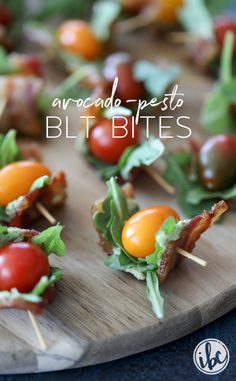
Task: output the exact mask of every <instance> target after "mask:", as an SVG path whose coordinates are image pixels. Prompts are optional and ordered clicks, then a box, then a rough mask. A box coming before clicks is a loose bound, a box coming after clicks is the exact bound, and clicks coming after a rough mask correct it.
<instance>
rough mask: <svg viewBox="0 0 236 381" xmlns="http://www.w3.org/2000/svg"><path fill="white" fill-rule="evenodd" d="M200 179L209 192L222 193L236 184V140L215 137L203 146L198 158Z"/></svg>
mask: <svg viewBox="0 0 236 381" xmlns="http://www.w3.org/2000/svg"><path fill="white" fill-rule="evenodd" d="M197 169H198V177H199V182H200V183H201V184H202V186H203V187H204V188H206V189H208V190H212V191H220V190H224V189H227V188H229V187H230V186H231V185H233V184H234V183H235V182H236V138H235V137H233V136H230V135H218V136H213V137H211V138H210V139H208V140H207V141H206V143H205V144H203V146H202V148H201V150H200V152H199V157H198V168H197Z"/></svg>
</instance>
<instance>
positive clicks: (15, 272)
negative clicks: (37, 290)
mask: <svg viewBox="0 0 236 381" xmlns="http://www.w3.org/2000/svg"><path fill="white" fill-rule="evenodd" d="M43 275H46V276H48V275H49V262H48V257H47V256H46V254H45V253H44V252H43V251H42V249H40V248H39V247H38V246H36V245H32V244H31V243H27V242H18V243H10V244H8V245H5V246H3V247H1V249H0V291H4V290H5V291H10V290H11V289H12V288H16V289H17V290H18V291H19V292H30V291H31V290H32V289H33V288H34V286H35V285H36V284H37V283H38V281H39V280H40V279H41V277H42V276H43Z"/></svg>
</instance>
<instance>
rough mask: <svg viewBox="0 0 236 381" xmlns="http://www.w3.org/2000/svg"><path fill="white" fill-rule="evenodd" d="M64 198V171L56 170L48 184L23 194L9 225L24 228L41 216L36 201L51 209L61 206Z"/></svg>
mask: <svg viewBox="0 0 236 381" xmlns="http://www.w3.org/2000/svg"><path fill="white" fill-rule="evenodd" d="M65 198H66V179H65V174H64V172H62V171H61V172H58V173H57V174H56V175H55V176H53V178H52V183H51V184H50V185H45V186H44V187H43V188H41V189H36V190H34V191H32V192H29V193H28V194H27V195H25V196H24V199H23V201H22V203H21V204H20V206H19V208H17V210H16V212H15V214H14V216H13V217H12V219H11V221H10V223H9V226H14V227H19V228H24V227H26V226H28V225H30V224H31V223H32V222H33V221H34V220H36V219H37V218H39V217H40V216H41V214H40V212H39V211H38V209H37V208H36V202H40V203H41V204H42V205H43V206H45V208H46V209H48V210H52V209H53V208H54V207H56V206H61V205H62V204H63V203H64V200H65Z"/></svg>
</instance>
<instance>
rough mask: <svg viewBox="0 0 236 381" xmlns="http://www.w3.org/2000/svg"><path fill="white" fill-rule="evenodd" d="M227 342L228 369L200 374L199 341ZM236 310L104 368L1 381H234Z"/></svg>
mask: <svg viewBox="0 0 236 381" xmlns="http://www.w3.org/2000/svg"><path fill="white" fill-rule="evenodd" d="M211 337H213V338H216V339H219V340H221V341H223V342H224V343H225V344H226V345H227V347H228V349H229V352H230V363H229V365H228V367H227V368H226V369H225V370H224V371H223V372H222V373H220V374H219V375H217V376H208V375H204V374H203V373H201V372H199V371H198V370H197V368H195V365H194V364H193V360H192V355H193V350H194V348H195V346H196V345H197V344H198V343H199V341H201V340H204V339H207V338H211ZM235 341H236V310H234V311H232V312H230V313H228V314H227V315H225V316H223V317H222V318H220V319H218V320H216V321H215V322H213V323H211V324H208V325H207V326H205V327H204V328H201V329H199V330H198V331H196V332H194V333H192V334H191V335H188V336H186V337H184V338H182V339H180V340H177V341H175V342H173V343H170V344H167V345H164V346H162V347H159V348H156V349H153V350H151V351H148V352H144V353H142V354H138V355H134V356H130V357H126V358H124V359H121V360H117V361H112V362H109V363H106V364H102V365H96V366H91V367H86V368H82V369H75V370H69V371H61V372H53V373H41V374H35V375H19V376H0V381H54V380H57V381H62V380H66V379H68V381H75V380H76V381H77V380H78V381H184V380H186V381H195V380H196V381H207V380H209V381H234V380H236V342H235Z"/></svg>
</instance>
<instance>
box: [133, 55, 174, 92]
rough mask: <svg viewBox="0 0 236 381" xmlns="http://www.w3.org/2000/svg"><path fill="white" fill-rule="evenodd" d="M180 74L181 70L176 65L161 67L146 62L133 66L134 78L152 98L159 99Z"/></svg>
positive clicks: (139, 62)
mask: <svg viewBox="0 0 236 381" xmlns="http://www.w3.org/2000/svg"><path fill="white" fill-rule="evenodd" d="M180 74H181V70H180V68H179V66H177V65H171V66H167V67H161V66H158V65H157V64H155V63H152V62H150V61H146V60H140V61H137V62H136V63H135V64H134V76H135V78H136V79H137V80H138V81H142V82H143V83H144V86H145V89H146V91H147V92H148V93H149V94H150V95H151V96H152V97H157V98H161V97H162V96H163V94H165V91H166V90H167V89H168V87H169V86H170V85H171V84H172V83H173V82H174V81H175V80H176V79H177V78H178V77H179V76H180Z"/></svg>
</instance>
